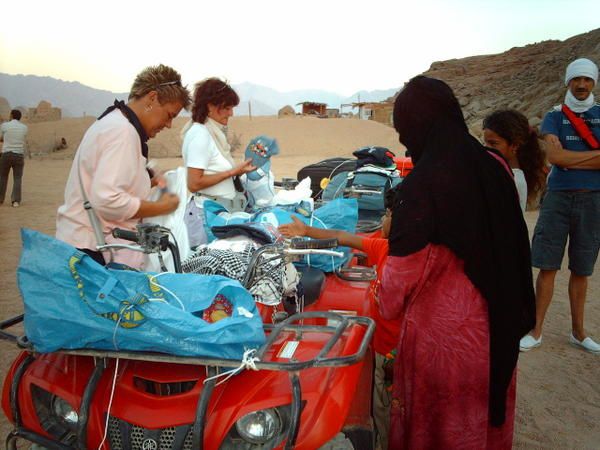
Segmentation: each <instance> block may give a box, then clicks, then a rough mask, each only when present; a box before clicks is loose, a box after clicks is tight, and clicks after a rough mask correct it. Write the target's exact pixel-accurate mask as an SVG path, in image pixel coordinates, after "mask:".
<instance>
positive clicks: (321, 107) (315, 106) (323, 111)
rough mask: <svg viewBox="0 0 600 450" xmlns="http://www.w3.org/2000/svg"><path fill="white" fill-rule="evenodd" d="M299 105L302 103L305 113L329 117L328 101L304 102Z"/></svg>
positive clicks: (303, 112)
mask: <svg viewBox="0 0 600 450" xmlns="http://www.w3.org/2000/svg"><path fill="white" fill-rule="evenodd" d="M297 105H302V114H304V115H312V116H318V117H327V103H317V102H302V103H297Z"/></svg>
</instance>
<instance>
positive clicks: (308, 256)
mask: <svg viewBox="0 0 600 450" xmlns="http://www.w3.org/2000/svg"><path fill="white" fill-rule="evenodd" d="M313 220H317V221H318V222H319V223H320V224H321V225H323V229H324V230H328V229H329V228H328V227H327V225H325V222H323V221H322V220H321V219H319V218H318V217H317V216H315V215H314V214H311V216H310V226H311V227H312V226H313ZM306 259H307V263H308V265H309V266H310V253H309V254H308V255H306ZM331 270H335V261H334V259H333V255H331Z"/></svg>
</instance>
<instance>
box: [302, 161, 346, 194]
mask: <svg viewBox="0 0 600 450" xmlns="http://www.w3.org/2000/svg"><path fill="white" fill-rule="evenodd" d="M354 169H356V159H354V158H339V157H338V158H329V159H324V160H323V161H319V162H317V163H314V164H310V165H308V166H305V167H303V168H302V169H300V170H299V171H298V175H297V179H298V181H301V180H303V179H304V178H306V177H310V188H311V189H312V196H313V198H314V199H320V198H321V194H322V191H323V190H322V189H321V180H322V179H323V178H329V179H331V178H333V177H334V176H335V175H337V174H338V173H340V172H351V171H353V170H354Z"/></svg>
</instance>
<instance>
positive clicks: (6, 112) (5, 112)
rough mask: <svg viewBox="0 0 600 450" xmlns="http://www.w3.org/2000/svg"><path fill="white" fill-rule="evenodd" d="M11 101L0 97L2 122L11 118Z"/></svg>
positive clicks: (0, 120) (0, 118)
mask: <svg viewBox="0 0 600 450" xmlns="http://www.w3.org/2000/svg"><path fill="white" fill-rule="evenodd" d="M10 109H11V108H10V103H8V100H6V99H5V98H4V97H0V122H5V121H7V120H10Z"/></svg>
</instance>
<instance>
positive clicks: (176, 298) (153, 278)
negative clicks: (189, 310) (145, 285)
mask: <svg viewBox="0 0 600 450" xmlns="http://www.w3.org/2000/svg"><path fill="white" fill-rule="evenodd" d="M167 273H170V272H162V273H157V274H156V275H152V276H151V277H150V284H151V285H153V286H155V287H157V288H159V289H162V290H163V291H166V292H168V293H169V294H171V296H173V298H174V299H175V300H177V303H179V306H181V310H182V311H185V306H183V303H182V302H181V300H179V297H177V296H176V295H175V294H174V293H173V292H172V291H170V290H169V289H167V288H166V287H164V286H162V285H160V284H158V283H157V282H156V281H154V280H155V279H156V278H158V277H160V276H161V275H165V274H167ZM153 300H154V299H153Z"/></svg>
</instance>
